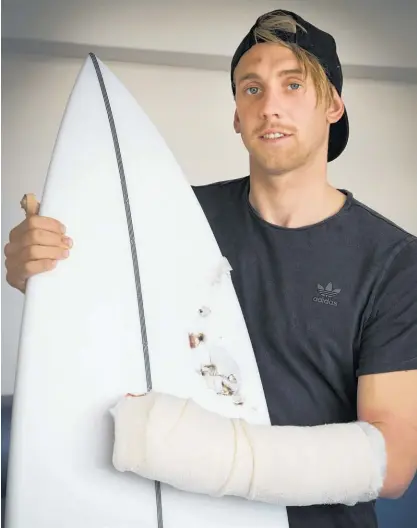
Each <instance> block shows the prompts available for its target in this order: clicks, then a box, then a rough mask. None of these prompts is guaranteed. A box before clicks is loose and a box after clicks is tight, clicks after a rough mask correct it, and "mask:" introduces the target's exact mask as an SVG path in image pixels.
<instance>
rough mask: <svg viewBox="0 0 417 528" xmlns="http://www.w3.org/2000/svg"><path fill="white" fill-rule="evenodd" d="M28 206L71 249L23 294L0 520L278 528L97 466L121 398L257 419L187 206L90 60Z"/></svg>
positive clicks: (197, 211)
mask: <svg viewBox="0 0 417 528" xmlns="http://www.w3.org/2000/svg"><path fill="white" fill-rule="evenodd" d="M40 214H41V215H45V216H49V217H53V218H57V219H59V220H60V221H62V222H63V223H64V224H65V225H66V226H67V232H68V234H69V235H70V236H71V237H72V238H73V239H74V247H73V249H72V251H71V256H70V258H69V259H68V260H66V261H62V262H60V263H59V265H58V266H57V268H56V269H55V270H54V271H52V272H48V273H45V274H42V275H39V276H36V277H33V278H32V279H31V280H30V281H29V284H28V287H27V293H26V300H25V307H24V315H23V323H22V330H21V339H20V347H19V358H18V367H17V378H16V388H15V395H14V408H13V419H12V436H11V449H10V461H9V478H8V489H7V521H6V523H7V524H6V526H7V528H28V527H29V526H30V528H57V527H59V528H136V527H137V528H184V527H191V526H192V527H197V526H198V527H199V528H214V527H216V528H226V527H227V528H231V527H236V528H237V527H239V528H255V527H259V526H261V527H262V528H272V527H274V528H287V527H288V521H287V513H286V509H285V508H280V507H275V506H272V505H266V504H261V503H256V502H251V501H247V500H244V499H239V498H231V497H226V498H221V499H220V498H210V497H207V496H204V495H199V494H193V493H185V492H181V491H178V490H175V489H173V488H171V487H170V486H167V485H164V484H162V485H160V484H159V483H155V482H152V481H149V480H146V479H142V478H140V477H138V476H137V475H134V474H130V473H119V472H117V471H116V470H115V469H114V467H113V466H112V448H113V435H114V427H113V421H112V417H111V415H110V412H109V410H110V408H111V407H112V406H113V405H114V404H115V403H116V402H117V401H118V400H119V399H120V398H121V397H122V396H123V395H124V394H125V393H128V392H132V393H143V392H145V391H147V390H150V389H154V390H157V391H161V392H166V393H171V394H175V395H177V396H181V397H192V398H194V399H195V401H197V403H199V404H200V405H202V406H204V407H205V408H207V409H210V410H212V411H215V412H218V413H221V414H223V415H227V416H241V417H243V418H245V419H247V420H248V421H251V422H256V423H266V424H267V423H270V422H269V416H268V411H267V406H266V402H265V397H264V393H263V389H262V384H261V380H260V377H259V373H258V369H257V364H256V361H255V357H254V354H253V350H252V346H251V342H250V339H249V336H248V333H247V330H246V326H245V322H244V319H243V316H242V313H241V310H240V306H239V303H238V300H237V297H236V294H235V291H234V289H233V285H232V281H231V277H230V273H229V271H228V267H227V261H225V260H224V259H223V256H222V255H221V253H220V250H219V248H218V245H217V243H216V241H215V238H214V236H213V234H212V232H211V229H210V227H209V224H208V222H207V220H206V218H205V216H204V214H203V212H202V209H201V208H200V205H199V203H198V201H197V200H196V198H195V196H194V193H193V191H192V189H191V187H190V185H189V184H188V183H187V181H186V179H185V178H184V175H183V173H182V171H181V169H180V167H179V165H178V164H177V162H176V160H175V159H174V157H173V155H172V153H171V152H170V150H169V149H168V147H167V146H166V144H165V142H164V140H163V139H162V137H161V135H160V134H159V133H158V131H157V130H156V128H155V127H154V125H153V124H152V123H151V122H150V120H149V119H148V117H147V116H146V115H145V113H144V112H143V110H142V109H141V108H140V106H139V105H138V104H137V102H136V101H135V100H134V99H133V97H132V96H131V95H130V94H129V93H128V91H127V90H126V89H125V88H124V86H123V85H122V84H121V83H120V82H119V81H118V79H117V78H116V77H115V76H114V75H113V74H112V73H111V72H110V71H109V69H108V68H107V67H106V66H105V65H104V64H102V63H101V62H100V61H99V60H98V59H97V58H96V57H95V56H94V55H92V54H91V55H90V56H89V57H88V58H87V60H86V61H85V64H84V66H83V68H82V70H81V72H80V74H79V76H78V78H77V80H76V83H75V86H74V88H73V91H72V93H71V96H70V98H69V101H68V105H67V108H66V111H65V114H64V118H63V120H62V124H61V127H60V131H59V135H58V138H57V141H56V144H55V148H54V152H53V156H52V160H51V164H50V168H49V171H48V175H47V180H46V185H45V189H44V194H43V199H42V205H41V209H40ZM232 273H233V272H232ZM190 334H191V335H192V336H191V339H190ZM199 339H202V342H201V343H200V344H199V346H197V347H195V348H192V347H191V346H190V341H191V342H192V343H193V344H196V343H197V342H198V340H199ZM210 365H211V366H210ZM222 376H223V377H222ZM220 392H223V394H219V393H220Z"/></svg>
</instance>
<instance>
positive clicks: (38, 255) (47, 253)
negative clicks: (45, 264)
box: [5, 246, 69, 270]
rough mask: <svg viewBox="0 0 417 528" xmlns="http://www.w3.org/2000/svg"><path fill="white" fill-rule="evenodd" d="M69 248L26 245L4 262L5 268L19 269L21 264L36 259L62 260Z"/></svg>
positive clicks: (66, 256)
mask: <svg viewBox="0 0 417 528" xmlns="http://www.w3.org/2000/svg"><path fill="white" fill-rule="evenodd" d="M68 256H69V250H68V249H65V248H59V247H55V246H27V247H25V248H23V249H21V250H20V251H19V252H18V253H16V254H14V255H12V257H10V258H8V259H7V260H6V262H5V265H6V269H8V270H12V269H13V268H15V269H20V268H21V266H22V265H24V264H26V263H29V262H32V261H36V260H45V259H46V260H64V259H66V258H68Z"/></svg>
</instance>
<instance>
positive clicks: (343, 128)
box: [230, 9, 349, 161]
mask: <svg viewBox="0 0 417 528" xmlns="http://www.w3.org/2000/svg"><path fill="white" fill-rule="evenodd" d="M273 15H290V16H291V17H293V18H294V20H295V21H296V22H297V30H296V32H295V33H290V32H286V31H281V30H276V29H275V30H273V32H274V34H275V35H276V36H277V37H278V38H280V39H281V40H283V41H284V42H288V43H293V44H296V45H297V46H299V47H300V48H303V49H304V50H305V51H308V52H309V53H311V54H312V55H314V57H316V59H317V60H318V61H319V63H320V64H321V66H322V67H323V68H324V71H325V72H326V75H327V78H328V79H329V81H330V82H331V83H332V84H333V86H334V87H335V88H336V91H337V93H338V94H339V95H342V87H343V73H342V66H341V64H340V61H339V57H338V55H337V51H336V42H335V40H334V38H333V37H332V36H331V35H329V33H326V32H324V31H322V30H321V29H318V28H317V27H315V26H313V24H310V23H309V22H307V21H306V20H303V19H302V18H301V17H300V16H299V15H297V14H295V13H292V12H291V11H284V10H282V9H279V10H276V11H271V12H270V13H266V14H265V15H262V16H260V17H259V18H258V19H257V21H256V22H255V24H254V25H253V26H252V28H251V29H250V31H249V33H248V34H247V35H246V36H245V37H244V39H243V40H242V42H241V43H240V44H239V47H238V48H237V50H236V52H235V54H234V56H233V59H232V64H231V73H230V75H231V82H232V90H233V94H234V95H235V93H236V90H235V84H234V81H233V74H234V71H235V68H236V66H237V64H238V62H239V61H240V59H241V57H242V55H243V54H244V53H246V52H247V51H249V50H250V48H251V47H252V46H254V45H255V44H258V43H260V42H263V40H262V38H261V37H259V36H258V37H255V29H256V28H257V27H258V25H259V23H260V22H261V20H263V19H265V18H269V17H270V16H273ZM298 24H299V25H300V26H301V27H299V25H298ZM303 28H304V30H305V31H304V30H303ZM348 138H349V120H348V116H347V112H346V109H345V112H344V114H343V116H342V117H341V118H340V119H339V121H337V122H336V123H333V124H332V125H330V136H329V149H328V155H327V159H328V161H333V160H334V159H336V158H337V157H338V156H340V154H341V153H342V152H343V150H344V149H345V147H346V145H347V142H348Z"/></svg>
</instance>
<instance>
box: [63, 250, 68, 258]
mask: <svg viewBox="0 0 417 528" xmlns="http://www.w3.org/2000/svg"><path fill="white" fill-rule="evenodd" d="M62 256H63V257H64V258H67V257H68V256H69V251H68V249H65V250H64V251H63V252H62Z"/></svg>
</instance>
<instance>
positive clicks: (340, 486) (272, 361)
mask: <svg viewBox="0 0 417 528" xmlns="http://www.w3.org/2000/svg"><path fill="white" fill-rule="evenodd" d="M231 81H232V89H233V93H234V96H235V101H236V112H235V119H234V127H235V130H236V132H237V133H239V134H241V136H242V140H243V142H244V144H245V146H246V148H247V150H248V152H249V158H250V176H248V177H245V178H243V179H240V180H235V181H230V182H223V183H216V184H211V185H208V186H203V187H198V188H195V192H196V195H197V197H198V199H199V201H200V203H201V205H202V207H203V209H204V211H205V213H206V215H207V218H208V220H209V222H210V225H211V227H212V229H213V231H214V234H215V236H216V238H217V240H218V243H219V245H220V247H221V250H222V252H223V254H224V255H225V256H226V257H227V258H228V260H229V261H230V263H231V265H232V267H233V270H234V271H233V280H234V284H235V288H236V291H237V294H238V297H239V300H240V303H241V306H242V309H243V312H244V315H245V319H246V322H247V325H248V329H249V332H250V336H251V339H252V342H253V345H254V350H255V354H256V357H257V362H258V365H259V369H260V373H261V377H262V381H263V385H264V390H265V394H266V398H267V402H268V407H269V412H270V416H271V421H272V427H269V428H260V427H252V426H249V425H248V424H243V423H238V422H234V423H233V427H234V431H235V432H234V436H233V438H234V441H236V445H237V446H238V447H237V449H238V450H241V451H239V452H240V458H239V457H238V458H236V459H234V460H229V459H228V458H227V455H226V454H224V458H222V459H221V460H220V461H219V459H218V454H217V458H215V455H214V453H213V451H212V447H211V446H213V445H221V443H222V442H225V443H227V442H229V440H230V438H229V437H228V436H227V434H228V433H227V431H230V430H231V429H230V428H229V429H227V426H228V425H230V422H229V421H228V420H226V419H225V418H221V417H218V422H217V425H215V426H213V424H214V423H215V420H214V421H213V416H208V414H210V413H206V412H205V411H203V410H202V409H199V408H197V406H190V405H189V404H187V402H184V401H181V400H178V399H173V398H171V397H170V396H167V395H161V394H151V395H148V396H146V397H143V398H133V399H127V400H125V401H123V402H121V404H120V405H119V406H118V407H117V408H116V409H115V411H114V412H115V422H116V446H115V461H116V466H118V467H119V468H120V469H122V470H123V469H126V467H128V466H129V467H132V466H135V468H136V469H135V471H136V472H137V473H139V474H141V475H143V476H147V477H149V478H153V479H156V480H160V481H163V482H168V483H171V484H172V485H174V486H175V485H177V486H178V487H181V488H182V489H188V490H190V491H196V492H203V493H210V494H230V495H240V496H244V497H246V498H248V499H250V500H259V501H265V502H276V503H279V504H283V505H285V506H288V514H289V522H290V527H291V528H307V527H309V528H331V527H335V526H337V527H339V528H354V527H358V528H365V527H374V526H376V517H375V512H374V499H375V498H376V497H377V496H382V497H391V498H395V497H398V496H401V495H402V493H403V492H404V491H405V490H406V488H407V487H408V485H409V483H410V482H411V480H412V478H413V476H414V474H415V471H416V466H417V239H416V237H414V236H412V235H410V234H408V233H406V232H405V231H404V230H402V229H401V228H399V227H397V226H395V225H394V224H393V223H392V222H390V221H389V220H387V219H385V218H383V217H382V216H381V215H379V214H378V213H376V212H374V211H372V210H370V209H369V208H367V207H366V206H364V205H363V204H361V203H359V202H358V201H357V200H356V199H355V198H354V197H353V196H352V194H351V193H350V192H348V191H340V190H337V189H335V188H333V187H332V186H330V185H329V183H328V182H327V175H326V173H327V163H328V162H329V161H332V160H334V159H335V158H336V157H338V156H339V155H340V154H341V153H342V151H343V150H344V148H345V146H346V143H347V139H348V118H347V113H346V110H345V108H344V104H343V101H342V99H341V91H342V70H341V66H340V63H339V59H338V57H337V53H336V46H335V43H334V40H333V38H332V37H331V36H330V35H328V34H326V33H324V32H322V31H320V30H319V29H317V28H315V27H314V26H312V25H311V24H309V23H308V22H306V21H304V20H302V19H301V18H300V17H299V16H297V15H296V14H294V13H290V12H287V11H275V12H272V13H269V14H267V15H264V16H262V17H260V18H259V19H258V20H257V21H256V23H255V25H254V26H253V27H252V28H251V30H250V31H249V33H248V35H246V37H245V38H244V40H243V41H242V43H241V44H240V46H239V47H238V49H237V51H236V53H235V55H234V57H233V61H232V70H231ZM61 228H62V226H61V225H60V223H59V222H58V221H56V220H54V219H48V218H41V217H39V216H34V217H31V218H30V219H29V220H27V221H24V222H23V223H22V224H20V225H19V226H17V227H16V228H15V229H13V230H12V231H11V233H10V243H9V244H7V246H6V248H5V254H6V267H7V269H8V275H7V277H8V281H9V283H10V284H11V285H12V286H14V287H16V288H19V289H20V290H21V291H24V288H25V282H26V280H27V278H28V277H30V276H32V275H34V274H36V273H40V272H42V271H45V270H48V269H51V268H52V267H53V266H55V265H56V262H57V261H58V260H59V259H61V258H66V256H67V253H65V252H66V251H67V250H68V248H69V247H70V245H71V241H70V240H69V239H67V238H65V237H63V235H62V231H61ZM188 403H189V402H188ZM151 407H152V408H154V409H157V410H158V413H156V414H155V415H154V417H155V416H160V419H159V421H158V419H157V418H155V419H154V421H153V424H152V425H149V424H148V423H147V422H146V415H147V413H148V412H149V409H150V408H151ZM184 409H188V410H187V412H183V411H184ZM168 412H170V413H172V412H179V414H180V415H181V421H180V422H179V425H178V427H180V428H181V429H180V432H181V433H182V434H180V435H179V438H180V440H181V441H180V442H179V443H175V441H172V442H170V447H169V453H164V452H163V450H164V446H159V448H158V449H160V450H162V452H161V451H159V452H155V453H153V455H154V460H155V461H154V463H150V464H148V465H146V467H145V466H143V465H142V466H141V464H140V462H139V461H138V459H137V458H135V455H134V454H133V453H131V452H126V451H124V450H123V449H121V448H120V445H119V444H120V443H118V441H117V440H118V439H121V438H123V437H124V438H125V437H126V435H127V434H137V435H138V436H140V434H141V431H134V432H133V433H127V432H126V426H127V425H128V424H129V423H131V416H132V413H136V414H137V413H143V416H144V423H146V424H147V425H146V427H147V428H148V429H147V430H148V433H149V434H150V435H153V434H154V435H156V436H158V434H159V435H160V434H166V431H164V429H163V428H164V419H163V417H164V416H166V414H167V413H168ZM207 420H210V424H212V427H211V429H210V435H211V436H210V435H207V436H208V437H209V438H207V444H205V443H204V442H202V444H201V445H199V449H201V455H202V456H201V460H206V464H208V467H209V468H210V470H209V471H208V472H205V471H204V468H203V467H200V466H198V464H197V466H196V467H193V466H192V465H191V462H190V459H189V458H188V457H189V453H190V452H192V451H193V450H195V449H196V445H195V444H194V445H189V443H190V441H191V440H190V438H192V435H193V432H195V431H198V430H203V429H204V426H205V424H206V423H207ZM326 424H332V425H326ZM286 426H295V427H286ZM312 426H313V427H312ZM187 432H188V433H189V434H187ZM155 449H156V448H155ZM217 453H218V451H217ZM139 458H140V456H139ZM220 458H221V457H220ZM158 460H163V461H164V464H162V465H161V464H158ZM167 460H168V463H167ZM171 461H172V463H171ZM207 461H208V462H207ZM220 463H221V464H220ZM184 467H187V471H186V472H185V473H186V476H185V477H184V471H183V468H184ZM224 467H227V468H230V472H231V473H230V475H231V478H230V479H229V480H228V482H227V483H226V484H225V483H224V480H222V479H221V478H220V476H219V475H218V474H217V471H219V473H221V471H220V470H221V469H224ZM220 490H221V491H220Z"/></svg>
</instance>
